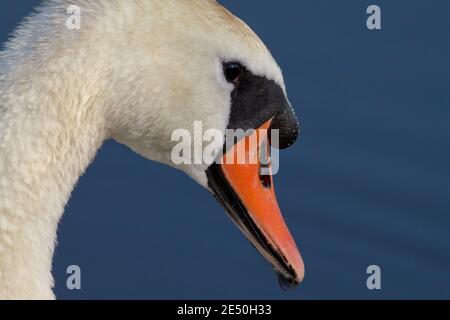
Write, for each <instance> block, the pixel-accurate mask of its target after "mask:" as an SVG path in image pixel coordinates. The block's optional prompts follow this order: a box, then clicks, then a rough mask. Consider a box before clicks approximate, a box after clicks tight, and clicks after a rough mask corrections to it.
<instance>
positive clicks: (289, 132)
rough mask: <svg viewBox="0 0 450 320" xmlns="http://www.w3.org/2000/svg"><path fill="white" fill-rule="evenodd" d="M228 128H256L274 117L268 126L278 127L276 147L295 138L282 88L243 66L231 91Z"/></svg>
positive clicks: (292, 118)
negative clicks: (238, 78) (237, 81)
mask: <svg viewBox="0 0 450 320" xmlns="http://www.w3.org/2000/svg"><path fill="white" fill-rule="evenodd" d="M231 99H232V106H231V115H230V123H229V125H228V129H243V130H249V129H257V128H259V127H261V126H262V125H263V124H264V123H266V122H267V121H269V120H270V119H272V118H274V120H273V121H272V126H271V129H279V130H280V148H281V149H284V148H287V147H289V146H291V145H292V144H294V142H295V141H296V140H297V137H298V134H299V124H298V120H297V118H296V116H295V113H294V110H293V109H292V107H291V105H290V104H289V102H288V101H287V98H286V95H285V94H284V91H283V89H282V88H281V87H280V86H279V85H278V84H277V83H275V81H273V80H269V79H267V78H265V77H261V76H256V75H254V74H252V73H251V72H250V71H248V70H247V69H246V70H245V71H244V72H243V73H242V74H241V75H240V80H239V85H238V86H236V88H235V90H234V91H233V92H232V94H231Z"/></svg>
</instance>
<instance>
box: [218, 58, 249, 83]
mask: <svg viewBox="0 0 450 320" xmlns="http://www.w3.org/2000/svg"><path fill="white" fill-rule="evenodd" d="M244 70H245V68H244V67H243V66H242V65H241V64H240V63H237V62H229V63H225V64H224V65H223V72H224V74H225V78H226V79H227V81H228V82H231V83H234V84H235V85H237V84H239V82H240V80H241V76H242V73H244Z"/></svg>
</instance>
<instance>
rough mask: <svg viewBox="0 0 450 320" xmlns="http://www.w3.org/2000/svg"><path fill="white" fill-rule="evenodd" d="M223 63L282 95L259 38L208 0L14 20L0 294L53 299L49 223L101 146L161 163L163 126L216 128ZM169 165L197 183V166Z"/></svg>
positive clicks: (63, 4)
mask: <svg viewBox="0 0 450 320" xmlns="http://www.w3.org/2000/svg"><path fill="white" fill-rule="evenodd" d="M69 5H78V6H79V7H80V8H81V10H82V15H81V19H82V20H81V21H82V25H81V29H80V30H76V29H75V30H69V29H68V28H67V27H66V20H67V19H68V15H67V12H66V9H67V7H68V6H69ZM227 59H239V60H240V61H242V62H243V63H245V65H246V66H247V67H248V68H249V69H251V70H252V72H253V73H254V74H257V75H263V76H265V77H267V78H269V79H272V80H274V81H275V82H277V83H278V84H279V85H281V86H282V87H283V88H284V84H283V77H282V74H281V71H280V69H279V68H278V66H277V64H276V63H275V62H274V60H273V58H272V56H271V55H270V53H269V51H268V50H267V49H266V47H265V46H264V45H263V43H262V42H261V41H260V40H259V39H258V37H257V36H256V35H255V34H254V33H253V32H252V31H251V30H250V29H249V28H248V27H247V26H246V25H245V24H244V23H243V22H241V21H240V20H238V19H237V18H235V17H234V16H232V15H231V14H230V13H229V12H227V11H226V10H225V9H223V8H222V7H221V6H220V5H219V4H217V3H216V2H215V1H212V0H183V1H177V0H164V1H161V0H89V1H88V0H70V1H69V0H67V1H66V0H50V1H47V2H45V4H44V5H43V6H41V7H40V9H39V12H38V13H36V14H33V15H32V16H31V17H30V18H28V19H27V20H26V21H25V22H24V24H23V25H22V26H21V27H20V28H19V29H18V30H17V32H16V33H15V35H14V37H13V39H12V40H11V41H10V42H9V43H8V45H7V47H6V50H5V51H4V52H2V53H1V56H0V299H14V298H20V299H53V298H54V295H53V292H52V288H53V278H52V275H51V261H52V256H53V252H54V246H55V241H56V230H57V226H58V221H59V219H60V218H61V215H62V213H63V210H64V206H65V205H66V203H67V201H68V199H69V196H70V193H71V191H72V190H73V188H74V185H75V184H76V182H77V180H78V178H79V177H80V175H82V174H83V172H84V171H85V169H86V168H87V166H88V165H89V164H90V162H91V161H92V159H93V158H94V156H95V154H96V152H97V150H98V149H99V148H100V147H101V145H102V143H103V142H104V141H105V140H106V139H109V138H113V139H116V140H117V141H119V142H121V143H124V144H126V145H127V146H129V147H130V148H132V149H133V150H135V151H136V152H138V153H140V154H142V155H143V156H145V157H147V158H149V159H152V160H155V161H159V162H162V163H166V164H169V165H171V161H170V151H171V149H172V147H173V144H174V142H171V141H170V137H171V133H172V131H173V130H175V129H177V128H186V129H190V128H192V125H193V123H194V121H202V122H203V125H204V127H206V128H208V127H209V128H216V129H220V130H224V129H225V128H226V126H227V121H228V116H229V112H230V93H231V91H232V89H233V88H232V86H231V85H230V84H229V83H227V82H226V81H225V80H224V79H223V74H222V61H224V60H227ZM199 66H201V67H199ZM221 147H222V146H219V145H218V146H217V148H221ZM179 169H182V170H183V171H185V172H186V173H187V174H189V175H191V176H192V177H193V178H194V179H195V180H196V181H198V182H199V183H200V184H202V185H204V186H205V184H206V176H205V173H204V171H205V167H204V166H183V167H180V168H179Z"/></svg>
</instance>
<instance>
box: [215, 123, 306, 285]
mask: <svg viewBox="0 0 450 320" xmlns="http://www.w3.org/2000/svg"><path fill="white" fill-rule="evenodd" d="M270 123H271V121H269V122H267V123H265V124H264V125H263V126H262V127H261V128H259V129H257V130H255V131H254V132H253V133H252V134H251V135H248V136H245V137H244V138H242V139H241V140H239V141H238V142H237V143H236V144H234V146H233V147H231V148H230V149H229V150H228V151H226V152H225V153H224V155H223V157H222V158H221V159H220V160H221V161H219V162H220V164H217V163H216V164H214V165H212V166H211V167H210V168H209V169H208V178H209V183H210V187H211V189H212V191H213V192H214V193H215V195H216V197H217V198H218V200H219V201H220V202H221V203H222V205H223V206H224V207H225V209H226V210H227V211H228V212H229V214H230V216H231V218H232V219H233V221H234V222H235V223H236V225H237V226H238V227H239V229H240V230H241V231H242V232H243V233H244V234H245V236H246V237H247V238H248V239H249V240H250V241H251V243H252V244H253V245H254V247H255V248H256V249H257V250H258V251H259V252H260V253H261V254H262V255H263V256H264V258H266V259H267V260H268V261H269V262H270V263H271V264H272V265H273V267H274V269H275V271H276V272H277V274H278V275H279V279H280V284H281V285H282V287H283V289H290V288H294V287H296V286H297V285H298V284H299V283H300V282H301V281H302V280H303V277H304V265H303V260H302V258H301V256H300V253H299V250H298V248H297V246H296V244H295V241H294V239H293V238H292V235H291V234H290V232H289V230H288V228H287V226H286V223H285V221H284V219H283V217H282V215H281V211H280V208H279V206H278V202H277V199H276V196H275V190H274V187H273V179H272V176H271V174H270V173H269V175H262V169H266V170H268V171H269V172H270V164H269V165H264V164H262V161H261V155H263V154H267V153H268V152H269V151H270V145H269V143H266V144H265V142H267V141H268V140H269V139H268V134H267V132H268V130H269V128H270ZM238 152H240V156H241V159H243V158H242V152H243V153H244V155H245V157H244V158H245V161H238V160H239V155H238Z"/></svg>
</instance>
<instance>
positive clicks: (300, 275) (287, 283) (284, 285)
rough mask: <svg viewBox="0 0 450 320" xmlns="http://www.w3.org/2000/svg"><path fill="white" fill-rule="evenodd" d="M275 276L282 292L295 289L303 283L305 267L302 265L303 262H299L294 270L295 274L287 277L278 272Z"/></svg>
mask: <svg viewBox="0 0 450 320" xmlns="http://www.w3.org/2000/svg"><path fill="white" fill-rule="evenodd" d="M277 276H278V283H279V284H280V287H281V289H283V290H284V291H289V290H292V289H295V288H296V287H298V286H299V285H300V284H301V283H302V282H303V280H304V278H305V266H304V264H303V260H301V259H300V260H299V263H298V264H297V266H296V268H295V273H293V274H292V276H289V277H287V276H286V275H284V274H282V273H280V272H277Z"/></svg>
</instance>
